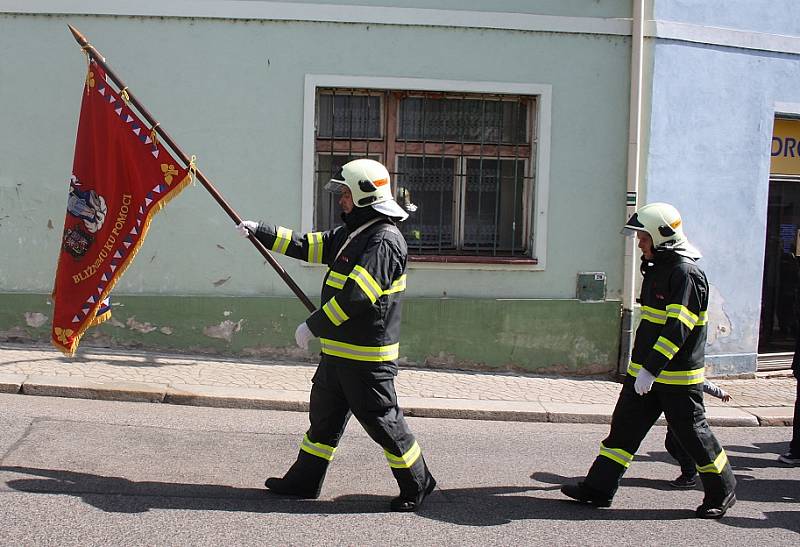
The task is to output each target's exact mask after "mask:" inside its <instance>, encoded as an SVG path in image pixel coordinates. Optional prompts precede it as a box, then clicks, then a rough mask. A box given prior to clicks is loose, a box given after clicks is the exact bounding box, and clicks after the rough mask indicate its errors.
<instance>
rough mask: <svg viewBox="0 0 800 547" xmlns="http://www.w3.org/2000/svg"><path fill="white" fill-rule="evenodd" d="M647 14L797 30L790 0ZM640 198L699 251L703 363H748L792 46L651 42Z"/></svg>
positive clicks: (799, 77)
mask: <svg viewBox="0 0 800 547" xmlns="http://www.w3.org/2000/svg"><path fill="white" fill-rule="evenodd" d="M656 7H657V9H656V16H657V17H659V18H665V19H669V20H673V21H684V22H693V23H700V24H705V25H708V26H716V27H728V28H736V29H740V30H755V31H760V32H772V33H775V34H781V33H786V34H792V35H795V36H797V35H800V8H798V4H797V2H771V1H770V2H766V1H763V0H760V1H751V0H746V1H745V0H736V1H733V2H731V1H728V0H725V1H723V0H713V1H708V2H689V1H669V2H660V1H659V2H657V3H656ZM653 52H654V53H653V54H654V60H653V83H652V111H651V120H650V127H649V131H650V139H649V148H648V150H647V154H648V164H647V171H646V198H647V201H651V202H652V201H668V202H671V203H673V204H675V205H676V206H677V207H678V209H680V211H681V212H682V214H683V216H684V227H685V229H686V231H687V234H688V236H689V238H690V240H691V241H692V242H693V243H694V244H695V245H697V247H699V248H700V250H701V251H702V252H703V254H704V255H705V256H704V259H703V260H702V261H701V263H700V264H701V265H702V266H703V267H704V269H705V270H706V273H707V274H708V278H709V282H710V283H711V285H712V292H711V308H710V309H709V314H710V323H709V348H708V352H707V353H708V361H709V364H710V366H711V368H712V369H713V370H714V372H716V373H745V372H752V371H754V370H755V368H756V356H757V351H758V330H759V323H760V314H761V286H762V275H763V263H764V241H765V227H766V215H767V197H768V190H769V188H768V182H769V164H770V155H769V151H770V138H771V135H772V124H773V119H774V116H775V105H776V103H796V104H800V85H798V82H800V56H798V55H791V54H780V53H770V52H766V51H758V50H744V49H739V48H733V47H720V46H715V45H708V44H701V43H689V42H680V41H672V40H656V43H655V45H654V47H653Z"/></svg>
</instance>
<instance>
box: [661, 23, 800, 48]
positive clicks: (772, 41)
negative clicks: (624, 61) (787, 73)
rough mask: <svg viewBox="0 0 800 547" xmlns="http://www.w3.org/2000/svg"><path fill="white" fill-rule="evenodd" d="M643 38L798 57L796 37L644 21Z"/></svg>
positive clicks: (797, 38)
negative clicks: (791, 54)
mask: <svg viewBox="0 0 800 547" xmlns="http://www.w3.org/2000/svg"><path fill="white" fill-rule="evenodd" d="M645 36H646V37H648V38H661V39H665V40H680V41H683V42H693V43H697V44H708V45H714V46H726V47H736V48H742V49H754V50H759V51H772V52H776V53H793V54H800V37H798V36H786V35H783V34H768V33H765V32H752V31H747V30H737V29H729V28H719V27H706V26H702V25H692V24H688V23H676V22H674V21H647V22H646V23H645Z"/></svg>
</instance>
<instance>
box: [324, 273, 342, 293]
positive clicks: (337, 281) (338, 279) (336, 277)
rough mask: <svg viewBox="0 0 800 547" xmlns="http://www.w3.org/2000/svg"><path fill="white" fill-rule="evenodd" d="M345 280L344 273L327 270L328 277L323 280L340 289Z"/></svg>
mask: <svg viewBox="0 0 800 547" xmlns="http://www.w3.org/2000/svg"><path fill="white" fill-rule="evenodd" d="M345 281H347V276H346V275H344V274H340V273H339V272H334V271H333V270H328V278H327V279H326V280H325V284H326V285H330V286H331V287H333V288H334V289H342V288H344V283H345Z"/></svg>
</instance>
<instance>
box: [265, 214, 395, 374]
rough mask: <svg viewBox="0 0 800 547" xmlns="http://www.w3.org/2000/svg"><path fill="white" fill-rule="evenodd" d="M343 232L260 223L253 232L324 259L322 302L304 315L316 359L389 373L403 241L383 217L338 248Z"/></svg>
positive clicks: (294, 253)
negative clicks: (316, 346) (315, 342)
mask: <svg viewBox="0 0 800 547" xmlns="http://www.w3.org/2000/svg"><path fill="white" fill-rule="evenodd" d="M349 234H350V231H349V230H348V229H347V228H346V227H344V226H339V227H337V228H335V229H333V230H329V231H327V232H311V233H307V234H295V233H294V232H293V231H292V230H289V229H287V228H284V227H282V226H274V225H271V224H264V223H261V224H259V227H258V229H257V231H256V237H258V239H259V240H260V241H261V242H262V243H263V244H264V245H265V246H266V247H267V248H268V249H271V250H272V251H275V252H279V253H283V254H285V255H287V256H290V257H292V258H297V259H300V260H305V261H307V262H313V263H322V264H327V265H328V271H327V272H326V274H325V279H324V280H323V283H322V295H321V296H322V298H321V302H322V307H321V308H320V309H318V310H316V311H315V312H314V313H312V314H311V315H310V316H309V317H308V319H306V324H308V327H309V328H310V329H311V332H312V333H314V335H315V336H317V337H319V339H320V344H321V346H322V362H324V363H330V364H336V365H349V366H360V367H363V368H367V369H372V370H375V371H381V370H382V371H387V372H391V373H392V374H395V373H396V371H397V358H398V356H399V340H400V297H401V295H402V293H403V291H405V287H406V274H405V271H406V259H407V255H408V250H407V247H406V241H405V239H404V238H403V235H402V234H401V233H400V230H398V229H397V227H396V226H395V225H394V223H393V222H392V221H391V220H389V219H387V218H385V217H379V218H377V219H375V220H374V223H373V224H371V225H369V226H368V227H367V228H365V229H364V230H363V231H362V232H360V233H359V234H358V235H356V236H355V237H354V238H353V239H352V240H351V241H350V242H349V243H348V244H347V246H346V247H345V248H344V249H343V250H342V251H341V253H340V252H339V251H340V249H342V246H343V245H345V242H346V240H347V238H348V235H349ZM337 255H338V256H337Z"/></svg>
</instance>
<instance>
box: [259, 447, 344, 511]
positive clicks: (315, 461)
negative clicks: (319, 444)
mask: <svg viewBox="0 0 800 547" xmlns="http://www.w3.org/2000/svg"><path fill="white" fill-rule="evenodd" d="M328 463H329V462H328V460H325V459H323V458H318V457H317V456H312V455H311V454H309V453H307V452H304V451H302V450H301V451H300V454H298V456H297V461H296V462H294V464H292V467H290V468H289V470H288V471H287V472H286V474H285V475H284V476H283V477H282V478H278V477H270V478H268V479H267V480H266V481H264V486H266V487H267V488H269V490H270V492H273V493H275V494H280V495H282V496H293V497H297V498H304V499H317V498H318V497H319V494H320V491H321V490H322V482H323V481H324V480H325V473H326V472H327V470H328Z"/></svg>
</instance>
